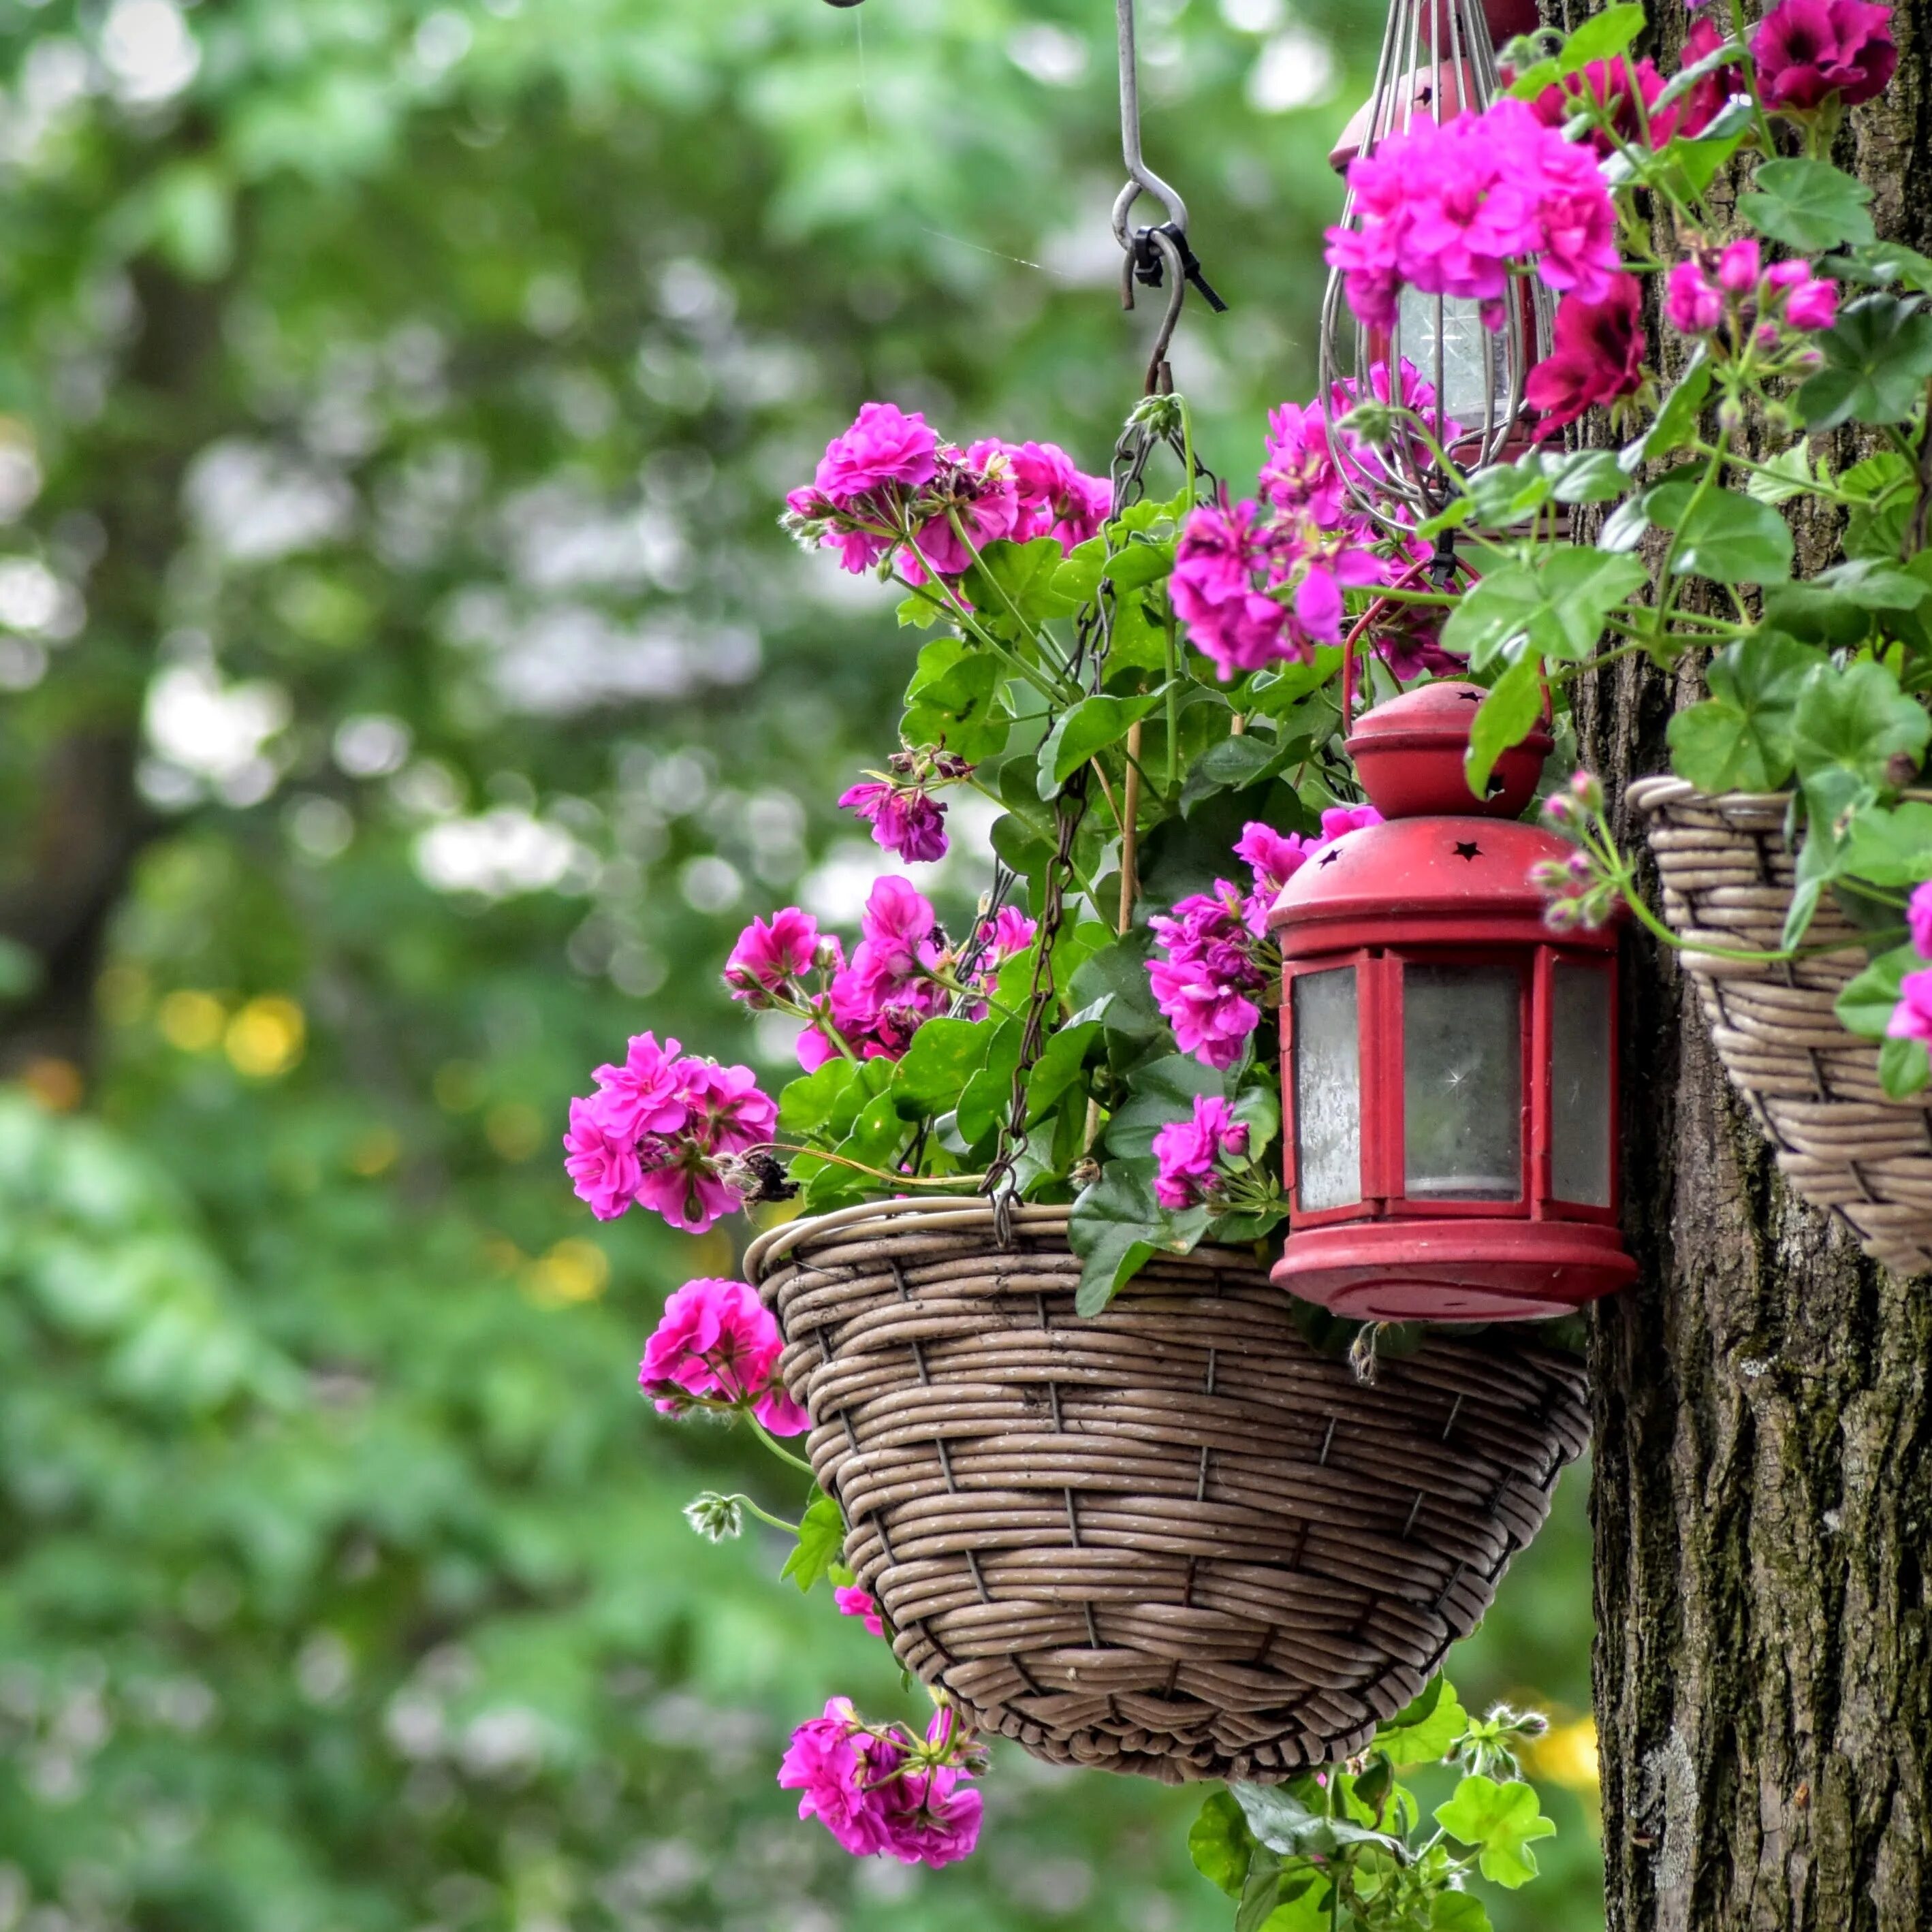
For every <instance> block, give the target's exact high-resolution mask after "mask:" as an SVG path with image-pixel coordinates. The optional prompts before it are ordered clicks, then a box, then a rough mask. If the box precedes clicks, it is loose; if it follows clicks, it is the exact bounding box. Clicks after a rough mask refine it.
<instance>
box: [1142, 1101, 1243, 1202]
mask: <svg viewBox="0 0 1932 1932" xmlns="http://www.w3.org/2000/svg"><path fill="white" fill-rule="evenodd" d="M1247 1151H1248V1130H1247V1125H1246V1124H1245V1123H1244V1122H1242V1121H1237V1120H1235V1118H1233V1116H1232V1114H1231V1113H1230V1112H1229V1107H1228V1103H1227V1102H1226V1101H1225V1100H1221V1099H1220V1098H1219V1097H1217V1096H1216V1095H1214V1094H1197V1095H1196V1097H1195V1100H1194V1114H1193V1118H1192V1119H1191V1120H1186V1121H1170V1122H1169V1124H1168V1125H1167V1126H1166V1127H1163V1128H1162V1129H1161V1130H1160V1132H1159V1133H1157V1134H1156V1135H1155V1136H1154V1160H1155V1161H1156V1163H1157V1164H1158V1166H1159V1170H1160V1171H1159V1172H1158V1173H1157V1175H1156V1177H1155V1179H1154V1199H1156V1200H1157V1201H1158V1202H1160V1205H1162V1206H1163V1208H1169V1209H1172V1210H1173V1211H1177V1212H1178V1211H1180V1210H1181V1209H1183V1208H1198V1207H1199V1205H1201V1204H1202V1202H1204V1201H1205V1200H1207V1199H1208V1197H1209V1196H1211V1195H1212V1194H1213V1193H1215V1191H1216V1190H1217V1184H1218V1182H1219V1180H1220V1173H1219V1168H1218V1163H1219V1162H1220V1158H1221V1157H1222V1156H1223V1154H1226V1155H1227V1156H1228V1157H1229V1158H1230V1159H1238V1157H1240V1156H1241V1155H1243V1154H1246V1153H1247Z"/></svg>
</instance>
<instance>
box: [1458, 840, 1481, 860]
mask: <svg viewBox="0 0 1932 1932" xmlns="http://www.w3.org/2000/svg"><path fill="white" fill-rule="evenodd" d="M1456 856H1457V858H1459V859H1480V858H1481V856H1483V848H1482V847H1481V846H1480V845H1478V844H1477V843H1476V841H1475V840H1474V839H1473V838H1465V839H1463V840H1461V841H1459V842H1458V843H1457V847H1456Z"/></svg>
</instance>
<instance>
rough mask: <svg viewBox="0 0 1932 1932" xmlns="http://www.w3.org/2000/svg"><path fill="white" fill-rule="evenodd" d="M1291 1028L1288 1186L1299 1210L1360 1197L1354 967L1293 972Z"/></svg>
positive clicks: (1359, 1072) (1335, 1205)
mask: <svg viewBox="0 0 1932 1932" xmlns="http://www.w3.org/2000/svg"><path fill="white" fill-rule="evenodd" d="M1289 1000H1290V1001H1291V1003H1292V1007H1291V1010H1292V1015H1293V1023H1294V1028H1295V1200H1296V1205H1298V1207H1300V1208H1302V1209H1304V1211H1310V1210H1313V1209H1315V1208H1346V1206H1348V1205H1349V1203H1350V1202H1353V1201H1359V1200H1361V1198H1362V1061H1361V1049H1360V1046H1358V1042H1357V1037H1356V1003H1355V968H1354V967H1352V966H1338V967H1335V968H1331V969H1330V970H1329V971H1326V972H1322V973H1298V974H1296V975H1295V978H1294V980H1293V981H1292V992H1290V994H1289Z"/></svg>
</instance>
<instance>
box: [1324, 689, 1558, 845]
mask: <svg viewBox="0 0 1932 1932" xmlns="http://www.w3.org/2000/svg"><path fill="white" fill-rule="evenodd" d="M1488 695H1489V693H1488V692H1487V691H1486V690H1485V689H1484V688H1483V686H1482V685H1479V684H1470V683H1466V682H1463V681H1462V680H1461V679H1451V680H1448V681H1446V682H1442V683H1437V684H1426V685H1423V686H1421V688H1420V689H1418V690H1415V691H1404V692H1403V694H1402V695H1401V696H1400V697H1392V698H1391V699H1390V700H1388V703H1385V704H1378V705H1377V706H1376V707H1375V709H1373V711H1369V712H1364V714H1363V715H1362V716H1361V718H1358V719H1357V720H1356V721H1355V729H1354V730H1352V732H1351V733H1349V739H1348V743H1347V746H1346V749H1347V751H1348V754H1349V757H1351V758H1352V759H1353V760H1355V769H1356V771H1357V772H1358V775H1360V777H1361V781H1362V789H1363V790H1364V791H1366V792H1367V793H1368V795H1369V798H1370V802H1372V803H1373V805H1375V807H1376V810H1377V811H1379V812H1380V813H1381V814H1382V816H1383V817H1385V818H1421V817H1444V818H1469V817H1484V818H1515V817H1518V816H1520V814H1521V813H1522V811H1523V807H1524V806H1525V805H1527V804H1529V801H1530V799H1532V797H1533V796H1535V791H1536V787H1537V783H1538V780H1539V779H1540V778H1541V777H1542V775H1543V763H1544V760H1545V759H1546V758H1547V757H1548V756H1549V755H1550V749H1551V747H1552V745H1553V742H1554V740H1553V739H1552V738H1551V737H1550V733H1548V732H1547V730H1544V728H1543V727H1541V725H1538V727H1536V728H1535V730H1532V732H1531V733H1529V736H1527V737H1526V738H1525V739H1523V741H1522V742H1521V743H1520V744H1517V745H1512V746H1511V748H1509V749H1508V751H1505V752H1504V753H1503V754H1502V757H1499V759H1498V760H1496V769H1495V771H1494V772H1493V774H1492V775H1491V777H1490V790H1489V795H1488V796H1487V797H1486V798H1480V799H1479V798H1477V797H1475V796H1473V795H1472V793H1471V792H1470V790H1469V778H1468V776H1467V775H1466V769H1465V766H1464V762H1463V761H1464V760H1465V758H1466V757H1467V755H1468V754H1469V731H1470V727H1471V726H1472V724H1474V722H1475V716H1476V712H1477V710H1478V708H1479V707H1480V706H1481V703H1482V702H1483V700H1484V698H1486V697H1488Z"/></svg>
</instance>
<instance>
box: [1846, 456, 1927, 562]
mask: <svg viewBox="0 0 1932 1932" xmlns="http://www.w3.org/2000/svg"><path fill="white" fill-rule="evenodd" d="M1838 487H1839V489H1840V490H1842V491H1843V493H1844V494H1845V495H1846V496H1849V497H1850V498H1851V499H1852V508H1851V509H1850V510H1849V511H1848V513H1847V514H1846V519H1845V554H1846V556H1849V557H1870V558H1872V559H1874V560H1876V561H1882V562H1885V563H1888V564H1895V563H1897V561H1898V554H1899V550H1900V547H1901V544H1902V541H1903V538H1904V535H1905V522H1906V517H1908V516H1909V515H1910V514H1911V511H1912V505H1913V503H1914V502H1915V501H1916V500H1917V499H1918V475H1917V473H1916V472H1915V470H1914V469H1913V467H1912V465H1911V464H1910V463H1908V462H1907V461H1906V459H1905V458H1903V456H1901V455H1900V454H1899V453H1898V452H1897V450H1895V449H1882V450H1880V451H1879V452H1878V453H1877V455H1875V456H1868V457H1867V458H1865V459H1864V461H1863V462H1862V463H1853V464H1852V466H1851V468H1850V469H1847V470H1846V472H1844V474H1843V475H1842V476H1841V477H1840V478H1838Z"/></svg>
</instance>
